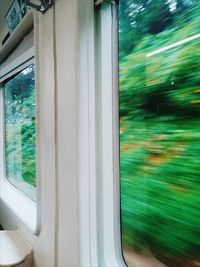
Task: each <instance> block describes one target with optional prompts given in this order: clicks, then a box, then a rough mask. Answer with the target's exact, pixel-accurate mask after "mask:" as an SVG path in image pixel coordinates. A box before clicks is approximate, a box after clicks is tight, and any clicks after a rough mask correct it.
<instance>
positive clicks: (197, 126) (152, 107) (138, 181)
mask: <svg viewBox="0 0 200 267" xmlns="http://www.w3.org/2000/svg"><path fill="white" fill-rule="evenodd" d="M199 22H200V2H199V0H148V1H146V0H120V1H119V95H120V176H121V219H122V246H123V254H124V257H125V260H126V263H127V265H128V266H137V267H156V266H157V267H161V266H168V267H189V266H191V267H195V266H200V238H199V237H200V225H199V218H200V208H199V207H200V186H199V181H200V156H199V155H200V121H199V116H200V60H199V53H200V28H199Z"/></svg>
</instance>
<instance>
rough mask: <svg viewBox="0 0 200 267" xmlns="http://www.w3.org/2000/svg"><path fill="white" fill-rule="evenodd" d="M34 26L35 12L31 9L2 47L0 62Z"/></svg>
mask: <svg viewBox="0 0 200 267" xmlns="http://www.w3.org/2000/svg"><path fill="white" fill-rule="evenodd" d="M31 28H33V13H32V12H31V11H29V12H28V13H27V14H26V15H25V17H24V18H23V21H22V22H21V23H20V24H19V25H18V26H17V28H16V29H15V31H14V32H13V33H12V34H11V36H10V37H9V39H8V40H7V41H6V42H5V44H4V45H3V46H2V47H1V49H0V64H1V63H2V62H3V61H4V59H5V58H6V57H7V56H8V55H9V53H10V52H11V51H12V49H13V48H14V47H15V46H16V45H17V44H18V43H19V42H20V41H21V40H22V39H23V37H24V36H25V35H26V33H27V32H29V31H30V29H31Z"/></svg>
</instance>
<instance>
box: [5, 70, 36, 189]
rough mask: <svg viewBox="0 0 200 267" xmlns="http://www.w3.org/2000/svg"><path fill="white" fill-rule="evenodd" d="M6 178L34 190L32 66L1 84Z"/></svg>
mask: <svg viewBox="0 0 200 267" xmlns="http://www.w3.org/2000/svg"><path fill="white" fill-rule="evenodd" d="M5 124H6V127H5V131H6V176H7V178H8V179H9V180H10V181H11V182H14V181H16V182H14V183H15V184H16V185H17V183H19V184H20V182H22V181H25V182H26V183H28V184H29V185H32V186H34V187H35V186H36V147H35V134H36V133H35V84H34V66H33V65H30V66H29V67H27V68H26V69H25V70H23V71H21V72H20V73H18V74H17V75H16V76H14V77H12V78H11V79H10V80H9V81H7V82H6V83H5Z"/></svg>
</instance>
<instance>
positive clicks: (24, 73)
mask: <svg viewBox="0 0 200 267" xmlns="http://www.w3.org/2000/svg"><path fill="white" fill-rule="evenodd" d="M0 53H1V56H2V57H1V58H0V85H1V90H0V125H1V127H0V136H1V138H0V146H1V148H2V151H4V153H1V154H0V187H1V191H0V198H1V199H2V201H3V202H4V203H5V205H6V206H7V207H8V208H9V210H10V211H11V213H12V216H17V218H19V219H20V221H21V222H22V223H24V225H26V226H27V228H28V229H29V230H31V231H32V232H33V233H35V234H36V233H38V231H39V220H38V216H37V214H38V201H37V199H38V196H37V190H38V186H36V141H37V138H36V130H37V129H36V128H37V127H36V121H35V119H36V109H35V107H36V100H35V98H36V96H35V94H36V93H35V48H34V30H33V14H32V13H31V12H30V13H28V14H27V16H26V17H25V19H24V21H22V22H21V23H20V24H19V25H18V27H17V28H16V29H15V32H14V33H13V34H11V36H10V37H9V39H8V41H7V42H6V43H5V44H4V45H3V46H2V47H1V50H0ZM21 207H23V209H22V208H21Z"/></svg>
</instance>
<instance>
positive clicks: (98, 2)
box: [94, 0, 118, 6]
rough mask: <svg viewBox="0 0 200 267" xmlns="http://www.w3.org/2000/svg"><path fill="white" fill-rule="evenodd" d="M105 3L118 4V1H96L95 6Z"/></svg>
mask: <svg viewBox="0 0 200 267" xmlns="http://www.w3.org/2000/svg"><path fill="white" fill-rule="evenodd" d="M103 2H105V3H108V4H117V3H118V0H94V4H95V6H99V5H100V4H102V3H103Z"/></svg>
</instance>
